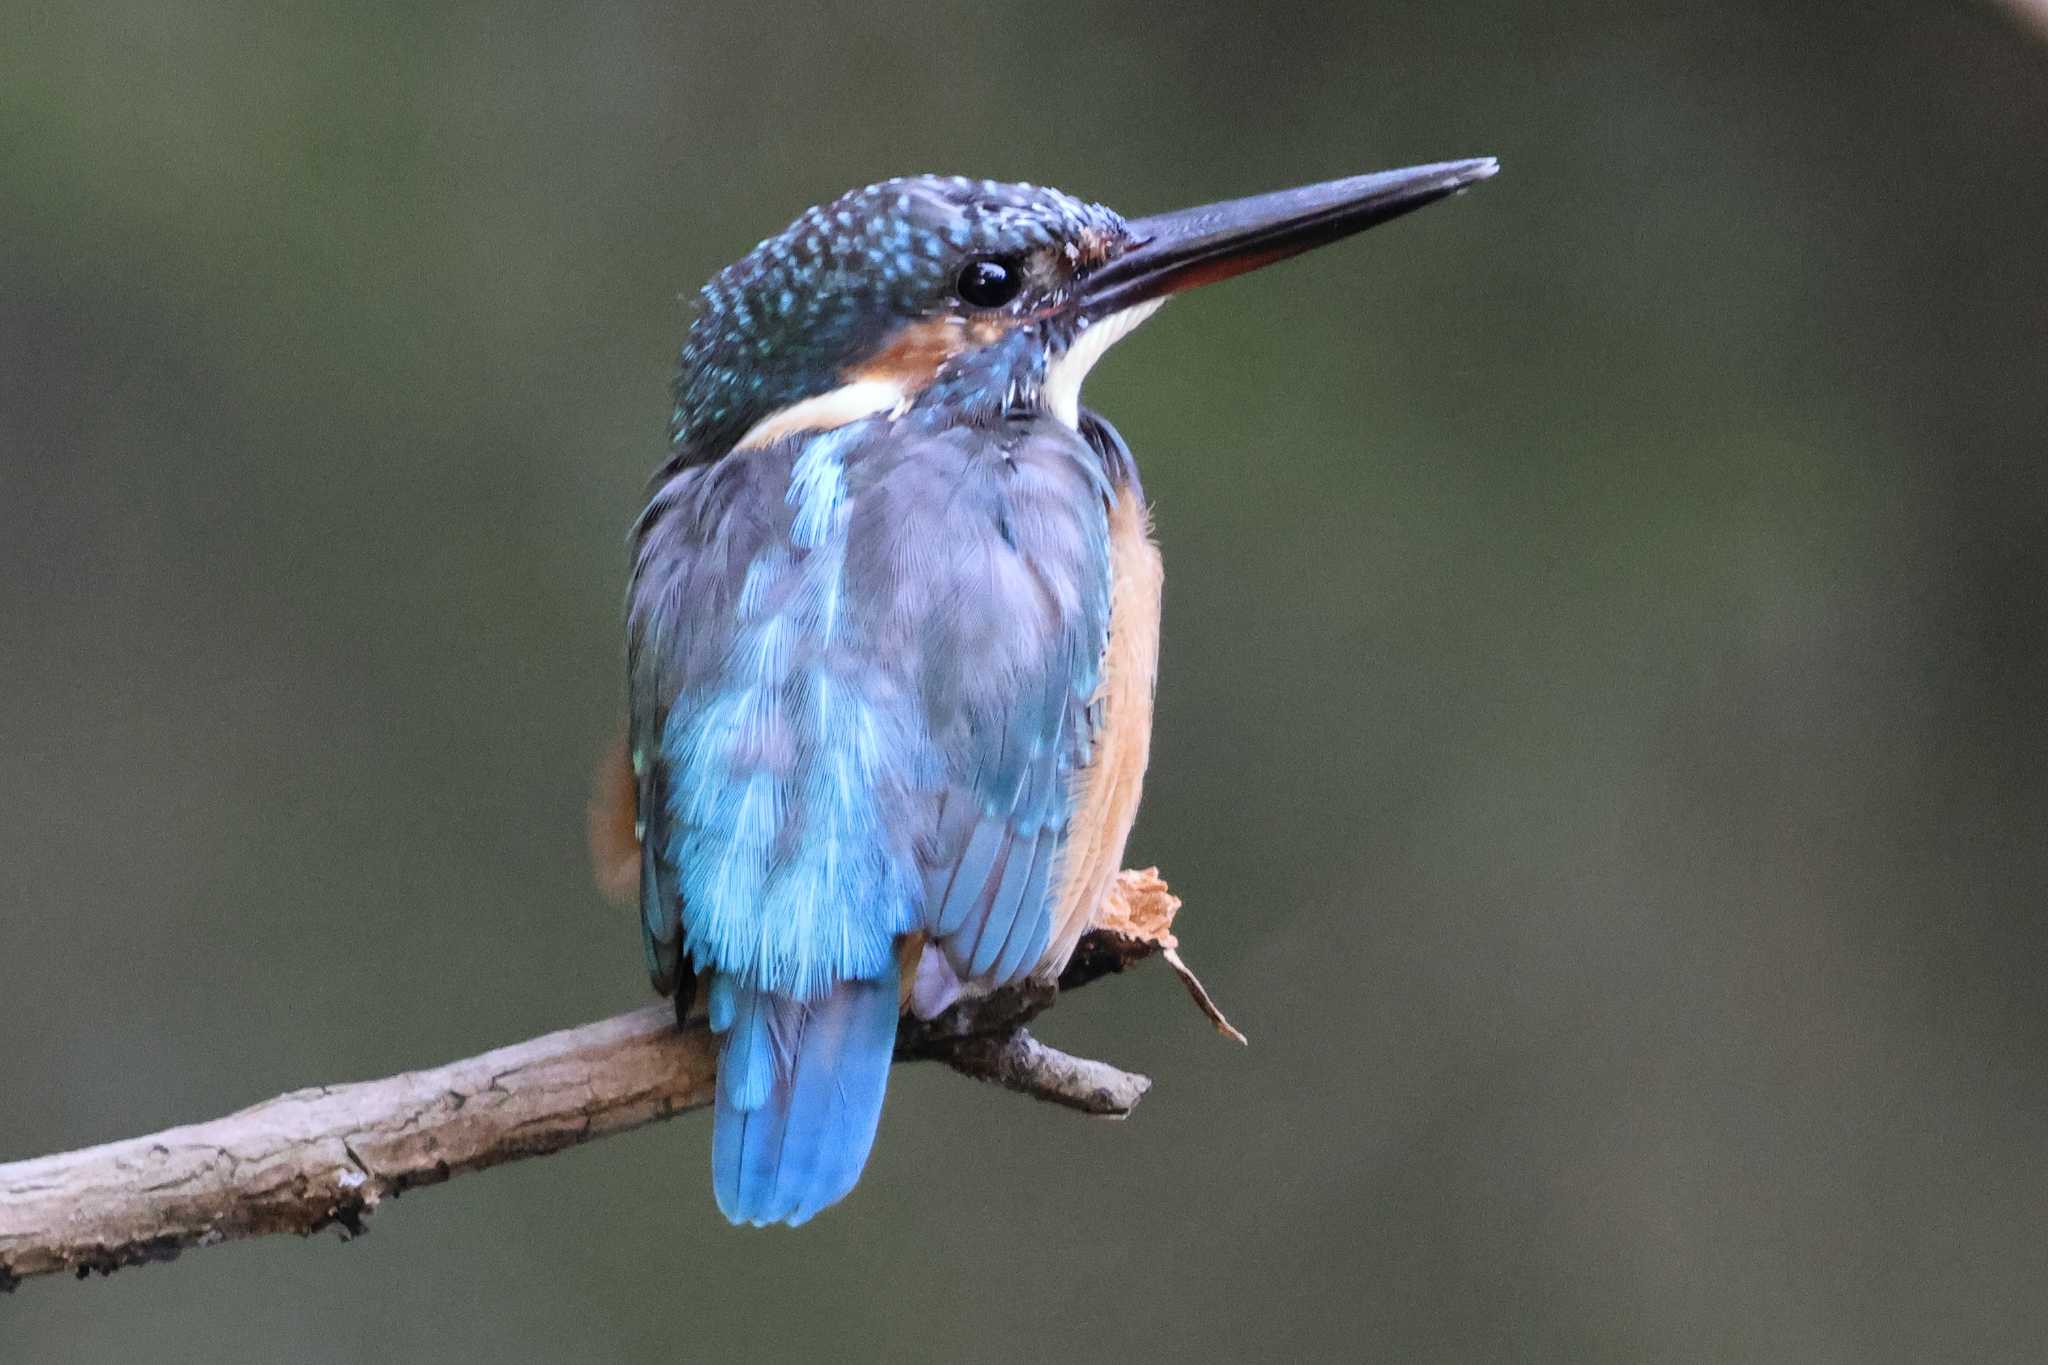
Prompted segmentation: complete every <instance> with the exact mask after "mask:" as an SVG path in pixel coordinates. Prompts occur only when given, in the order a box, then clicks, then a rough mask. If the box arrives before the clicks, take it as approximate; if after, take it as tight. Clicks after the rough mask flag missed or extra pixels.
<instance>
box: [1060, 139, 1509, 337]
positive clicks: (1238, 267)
mask: <svg viewBox="0 0 2048 1365" xmlns="http://www.w3.org/2000/svg"><path fill="white" fill-rule="evenodd" d="M1499 170H1500V163H1499V162H1498V161H1495V160H1494V159H1493V158H1492V157H1490V156H1489V157H1479V158H1477V159H1474V160H1471V161H1444V162H1439V163H1438V164H1436V165H1433V166H1411V167H1408V168H1407V169H1405V170H1399V171H1380V172H1377V173H1376V174H1373V175H1356V176H1352V177H1351V178H1349V179H1347V180H1326V181H1324V182H1323V183H1322V184H1320V185H1304V186H1302V187H1301V188H1300V189H1293V190H1279V191H1277V192H1275V193H1273V194H1256V195H1253V196H1252V197H1251V198H1249V199H1231V200H1227V201H1225V202H1224V203H1220V204H1204V205H1203V206H1202V207H1200V208H1193V209H1181V210H1180V211H1179V212H1177V213H1161V214H1157V215H1155V216H1153V217H1150V218H1140V219H1138V220H1137V221H1136V222H1134V223H1132V224H1131V225H1130V226H1131V236H1132V245H1131V246H1130V247H1129V249H1127V250H1126V251H1125V252H1124V253H1123V254H1122V255H1121V256H1118V257H1116V258H1115V259H1113V260H1111V261H1108V262H1107V263H1105V264H1103V265H1102V266H1100V267H1098V268H1097V269H1096V270H1095V271H1094V272H1093V273H1091V274H1090V275H1088V276H1087V278H1086V279H1084V280H1083V281H1082V284H1081V299H1080V303H1081V308H1082V311H1084V312H1085V313H1087V314H1089V315H1090V316H1092V317H1098V318H1099V317H1105V316H1107V315H1109V314H1111V313H1116V312H1121V311H1122V310H1124V309H1126V308H1129V307H1131V306H1133V305H1134V304H1139V303H1143V302H1145V301H1146V300H1148V299H1157V298H1163V297H1165V296H1166V295H1168V294H1176V293H1179V292H1180V291H1181V290H1183V289H1192V288H1194V287H1195V286H1196V285H1199V284H1211V283H1214V282H1215V281H1217V280H1227V279H1229V278H1230V277H1231V276H1233V275H1242V274H1244V273H1245V272H1246V271H1247V270H1256V269H1258V268H1259V267H1260V266H1262V265H1271V264H1272V263H1273V262H1275V261H1284V260H1286V259H1287V258H1288V257H1289V256H1296V255H1299V254H1300V253H1302V252H1304V251H1307V250H1310V249H1311V248H1313V247H1319V246H1323V245H1325V244H1326V243H1329V242H1334V241H1337V240H1338V239H1339V238H1343V237H1349V236H1350V235H1351V234H1352V233H1354V232H1363V231H1365V230H1366V229H1367V228H1369V227H1377V226H1378V225H1379V224H1381V223H1384V222H1387V221H1388V220H1389V219H1393V218H1399V217H1400V216H1401V215H1402V214H1404V213H1410V212H1413V211H1414V210H1416V209H1419V208H1421V207H1422V206H1423V205H1424V204H1433V203H1435V202H1436V201H1437V200H1439V199H1443V198H1446V197H1448V196H1450V195H1453V194H1456V193H1457V192H1458V191H1460V190H1462V189H1464V188H1465V187H1466V186H1468V185H1475V184H1477V183H1479V182H1480V181H1482V180H1486V179H1488V178H1490V177H1491V176H1493V175H1494V174H1495V173H1496V172H1497V171H1499Z"/></svg>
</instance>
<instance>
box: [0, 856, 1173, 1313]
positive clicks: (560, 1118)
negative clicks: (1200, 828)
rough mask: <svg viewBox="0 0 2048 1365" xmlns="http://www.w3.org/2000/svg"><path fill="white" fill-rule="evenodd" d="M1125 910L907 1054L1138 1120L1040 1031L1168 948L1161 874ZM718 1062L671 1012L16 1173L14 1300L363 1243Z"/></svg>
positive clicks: (654, 1112) (699, 1101)
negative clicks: (463, 1183)
mask: <svg viewBox="0 0 2048 1365" xmlns="http://www.w3.org/2000/svg"><path fill="white" fill-rule="evenodd" d="M1112 901H1113V903H1114V904H1115V905H1116V907H1117V909H1116V916H1117V917H1116V921H1115V922H1116V927H1115V928H1114V929H1109V928H1105V929H1098V930H1097V931H1096V932H1094V933H1091V934H1089V935H1088V936H1087V937H1086V938H1085V939H1084V940H1083V941H1082V947H1081V949H1080V951H1078V952H1077V953H1076V954H1075V956H1074V960H1073V962H1072V963H1071V964H1070V965H1069V967H1068V969H1067V971H1066V973H1065V975H1064V976H1062V978H1061V980H1060V983H1059V985H1058V987H1053V986H1049V985H1035V984H1026V985H1023V986H1018V987H1012V988H1009V989H1006V990H1002V991H998V992H996V993H995V994H993V995H990V996H985V997H981V998H977V999H969V1000H963V1001H961V1002H960V1003H958V1004H956V1005H954V1006H953V1007H952V1008H951V1009H949V1010H947V1011H945V1012H944V1013H943V1014H941V1015H939V1016H938V1017H937V1018H936V1019H933V1020H931V1021H929V1022H923V1021H919V1020H916V1019H911V1018H906V1019H905V1020H904V1023H903V1028H902V1032H901V1034H900V1036H899V1037H898V1040H897V1048H896V1055H897V1060H899V1061H909V1060H920V1059H929V1060H936V1061H941V1062H944V1063H946V1064H948V1065H950V1066H951V1067H953V1068H954V1069H955V1070H957V1071H960V1072H962V1073H964V1074H966V1075H969V1076H973V1077H976V1078H978V1079H982V1080H988V1081H993V1082H995V1083H996V1084H999V1085H1002V1086H1005V1087H1007V1088H1009V1089H1012V1090H1017V1091H1021V1092H1022V1093H1024V1094H1027V1095H1032V1096H1035V1097H1036V1098H1039V1099H1043V1100H1047V1101H1050V1102H1052V1103H1055V1104H1060V1105H1065V1106H1067V1107H1068V1108H1072V1109H1078V1110H1080V1111H1082V1112H1083V1113H1088V1114H1097V1115H1105V1116H1110V1117H1122V1116H1123V1115H1125V1114H1128V1113H1129V1112H1130V1111H1131V1108H1132V1106H1134V1105H1135V1104H1137V1102H1138V1100H1139V1098H1140V1097H1141V1096H1143V1095H1144V1093H1145V1091H1146V1088H1147V1087H1148V1086H1149V1085H1150V1084H1151V1082H1150V1081H1148V1080H1146V1079H1145V1078H1144V1077H1142V1076H1136V1075H1132V1074H1130V1073H1128V1072H1124V1071H1120V1070H1118V1069H1117V1068H1115V1067H1113V1066H1110V1065H1108V1064H1106V1063H1103V1062H1095V1061H1087V1060H1085V1059H1082V1058H1077V1057H1069V1056H1067V1055H1066V1054H1064V1053H1062V1052H1059V1051H1057V1050H1056V1049H1053V1048H1050V1047H1047V1046H1046V1045H1045V1044H1043V1043H1040V1042H1039V1041H1038V1040H1036V1039H1035V1038H1033V1037H1031V1035H1030V1034H1029V1033H1028V1032H1026V1031H1025V1029H1024V1025H1025V1024H1026V1023H1028V1022H1029V1021H1030V1020H1031V1019H1033V1018H1035V1017H1036V1016H1037V1015H1038V1014H1040V1013H1042V1012H1043V1011H1044V1010H1046V1009H1047V1008H1049V1007H1050V1006H1051V1005H1052V1004H1053V1003H1054V1001H1055V1000H1056V999H1057V998H1058V995H1059V994H1060V992H1061V991H1065V990H1072V989H1075V988H1076V987H1078V986H1081V985H1084V984H1086V983H1087V982H1089V981H1092V980H1095V979H1097V978H1099V977H1101V976H1103V975H1106V974H1109V973H1113V972H1119V971H1122V970H1123V969H1124V968H1125V967H1127V966H1130V965H1131V964H1132V963H1134V962H1137V961H1139V960H1142V959H1143V958H1145V957H1148V956H1150V955H1152V954H1153V953H1154V952H1155V951H1158V949H1159V947H1160V944H1159V937H1160V936H1161V935H1163V936H1165V937H1166V938H1167V939H1169V940H1170V938H1171V935H1170V934H1168V933H1167V932H1166V926H1168V925H1170V924H1171V921H1172V916H1173V911H1174V909H1176V908H1177V907H1178V905H1179V902H1178V901H1177V900H1176V899H1175V898H1174V897H1172V895H1171V894H1170V893H1168V892H1167V890H1166V886H1165V883H1163V882H1161V881H1159V879H1158V877H1157V876H1156V875H1155V874H1151V873H1131V872H1126V873H1124V874H1123V880H1122V881H1121V882H1120V883H1119V886H1118V890H1117V893H1116V894H1115V895H1114V896H1113V897H1112ZM1133 906H1136V907H1138V913H1137V914H1135V915H1134V914H1133V912H1132V907H1133ZM1105 922H1107V921H1105ZM1148 926H1149V927H1148ZM1155 929H1156V932H1154V930H1155ZM1133 935H1136V936H1133ZM716 1067H717V1054H716V1051H715V1045H714V1042H713V1040H712V1037H711V1035H710V1034H709V1033H708V1032H707V1031H706V1030H705V1028H704V1026H703V1025H702V1023H701V1022H695V1023H692V1025H691V1026H690V1027H689V1028H686V1029H678V1028H677V1027H676V1025H675V1019H674V1016H673V1014H672V1013H671V1011H670V1009H669V1007H668V1006H666V1005H656V1006H650V1007H648V1008H646V1009H641V1010H635V1011H634V1012H632V1013H630V1014H622V1015H619V1016H618V1017H616V1018H613V1019H606V1020H602V1021H600V1022H598V1023H594V1024H586V1025H584V1026H583V1027H581V1028H573V1029H565V1030H563V1031H561V1032H559V1033H550V1034H547V1035H546V1036H544V1037H540V1038H535V1039H532V1040H530V1041H528V1042H524V1043H517V1044H514V1045H513V1046H511V1047H503V1048H499V1049H497V1050H495V1051H492V1052H486V1053H484V1054H483V1055H481V1056H478V1057H471V1058H468V1059H466V1060H463V1061H459V1062H451V1063H449V1064H448V1065H446V1066H440V1067H435V1068H433V1069H431V1070H426V1071H409V1072H406V1073H404V1074H402V1075H397V1076H392V1077H388V1078H386V1079H384V1080H377V1081H363V1082H359V1083H356V1084H352V1085H335V1086H316V1087H314V1088H312V1089H308V1090H295V1091H292V1092H291V1093H289V1094H285V1095H280V1096H278V1097H277V1098H275V1099H271V1100H266V1101H264V1102H263V1103H262V1104H258V1105H255V1106H254V1107H252V1108H249V1109H244V1110H242V1111H241V1112H240V1113H237V1114H230V1115H229V1116H227V1117H226V1118H221V1119H215V1120H213V1121H212V1122H209V1123H197V1124H192V1125H189V1126H187V1127H182V1128H171V1129H166V1130H165V1131H163V1132H160V1133H153V1134H151V1135H149V1136H147V1137H139V1138H131V1139H128V1140H127V1141H124V1142H112V1143H108V1144H106V1145H104V1146H100V1147H89V1148H85V1149H82V1150H80V1151H75V1152H63V1153H59V1154H57V1155H55V1156H46V1157H38V1158H35V1159H33V1160H29V1161H17V1162H12V1163H9V1164H5V1165H0V1289H12V1288H13V1287H14V1286H15V1285H16V1284H17V1283H18V1282H19V1281H21V1280H23V1279H26V1278H28V1277H29V1276H32V1275H48V1274H54V1273H56V1272H59V1271H67V1270H68V1271H72V1272H74V1273H76V1274H77V1275H78V1276H79V1277H80V1278H83V1277H85V1276H86V1275H87V1274H89V1273H90V1272H93V1271H99V1272H101V1273H103V1274H111V1273H112V1272H113V1271H114V1270H116V1269H119V1268H120V1267H122V1266H126V1265H139V1264H143V1263H146V1262H150V1261H164V1260H170V1259H172V1258H174V1257H176V1256H177V1255H178V1254H179V1253H180V1252H182V1251H183V1250H185V1249H186V1248H188V1247H195V1246H213V1245H215V1244H217V1243H220V1242H226V1241H232V1240H235V1239H237V1238H243V1237H260V1236H263V1235H265V1234H268V1233H274V1232H296V1233H299V1234H301V1235H305V1234H309V1233H312V1232H315V1231H318V1230H319V1229H321V1228H324V1227H327V1226H329V1225H330V1224H338V1225H340V1226H341V1227H342V1228H343V1229H345V1230H347V1231H349V1232H351V1233H360V1232H361V1231H363V1218H364V1216H365V1215H367V1214H368V1213H369V1212H370V1211H371V1210H373V1209H375V1208H376V1207H377V1206H378V1205H379V1204H380V1203H382V1202H383V1201H384V1200H385V1199H387V1198H390V1197H392V1196H395V1195H397V1194H400V1193H402V1192H403V1191H406V1190H410V1189H415V1188H417V1187H419V1186H422V1185H431V1184H436V1183H438V1182H440V1181H443V1180H446V1179H448V1178H449V1177H451V1176H456V1175H461V1174H464V1173H466V1172H469V1171H480V1170H483V1169H485V1168H487V1167H490V1166H496V1165H498V1164H500V1163H502V1162H506V1161H516V1160H519V1159H521V1158H524V1157H533V1156H544V1155H546V1154H548V1153H550V1152H559V1151H562V1150H563V1149H565V1148H568V1147H573V1146H575V1145H577V1144H578V1143H582V1142H588V1141H590V1140H591V1139H593V1138H600V1137H605V1136H608V1135H609V1134H612V1133H623V1132H626V1131H628V1130H630V1129H634V1128H638V1127H641V1126H642V1125H644V1124H648V1123H653V1122H656V1121H657V1120H661V1119H667V1118H672V1117H674V1116H675V1115H677V1114H681V1113H686V1112H688V1111H689V1110H692V1109H697V1108H701V1107H703V1106H705V1105H708V1104H710V1103H711V1100H712V1095H713V1086H714V1079H715V1075H716Z"/></svg>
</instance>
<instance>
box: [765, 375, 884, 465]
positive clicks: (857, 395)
mask: <svg viewBox="0 0 2048 1365" xmlns="http://www.w3.org/2000/svg"><path fill="white" fill-rule="evenodd" d="M909 401H910V395H909V394H907V393H905V392H904V390H903V386H902V385H901V384H898V383H896V382H895V381H893V380H888V379H856V380H854V381H853V382H852V383H851V384H842V385H840V386H839V387H838V388H836V389H832V390H830V391H828V392H826V393H821V394H818V395H816V396H814V397H811V398H806V399H804V400H803V401H802V402H800V403H792V404H790V405H789V406H788V407H786V408H783V409H782V410H781V411H779V412H771V413H769V414H768V415H767V416H766V417H763V418H762V419H761V420H760V421H758V422H756V423H754V425H753V426H751V427H748V428H747V434H746V435H744V436H742V437H740V438H739V440H737V441H735V442H734V443H733V447H732V448H733V449H734V450H758V449H759V448H761V447H762V446H765V445H770V444H772V443H774V442H776V441H779V440H781V439H782V438H783V437H785V436H790V435H794V434H795V433H796V432H799V431H830V430H831V429H832V428H834V427H843V426H845V425H846V424H847V423H848V422H858V421H859V420H860V419H861V418H863V417H872V416H873V415H874V414H876V413H878V412H889V411H901V410H902V408H903V407H904V406H905V405H906V404H907V403H909Z"/></svg>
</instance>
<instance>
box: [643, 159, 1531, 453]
mask: <svg viewBox="0 0 2048 1365" xmlns="http://www.w3.org/2000/svg"><path fill="white" fill-rule="evenodd" d="M1496 169H1497V167H1496V165H1495V163H1494V162H1493V161H1492V160H1490V159H1485V160H1474V161H1457V162H1446V163H1443V164H1439V165H1432V166H1418V167H1414V168H1411V169H1408V170H1400V171H1386V172H1381V173H1379V174H1376V175H1364V176H1355V177H1353V178H1351V179H1348V180H1333V181H1328V182H1325V183H1323V184H1319V185H1310V186H1306V187H1304V188H1301V189H1295V190H1283V191H1280V192H1278V193H1275V194H1265V195H1258V196H1255V197H1253V198H1249V199H1238V200H1232V201H1229V202H1226V203H1220V204H1210V205H1205V206H1203V207H1201V208H1196V209H1187V210H1182V211H1180V212H1177V213H1167V214H1160V215H1157V216H1154V217H1150V218H1141V219H1136V220H1128V221H1127V220H1126V219H1124V218H1123V217H1121V216H1120V215H1119V214H1117V213H1116V212H1115V211H1114V210H1111V209H1108V208H1105V207H1103V206H1102V205H1100V204H1091V203H1088V202H1085V201H1083V200H1080V199H1076V198H1074V197H1073V196H1071V195H1068V194H1063V193H1061V192H1060V191H1058V190H1053V189H1043V188H1040V187H1038V186H1034V185H1021V184H1004V183H1000V182H997V181H991V180H969V179H964V178H961V177H958V176H914V177H907V178H904V179H898V180H885V181H883V182H881V183H880V184H876V185H870V186H868V187H867V188H865V189H859V190H854V191H852V192H851V193H849V194H845V195H842V196H841V197H839V198H838V199H835V200H833V201H832V202H831V203H829V204H824V205H821V206H819V207H817V208H813V209H809V210H807V211H806V212H805V213H804V214H803V215H802V216H801V217H799V218H798V219H797V220H796V221H795V222H793V223H791V224H790V225H789V226H788V227H787V228H785V229H783V231H781V232H780V233H778V234H776V235H775V236H773V237H770V238H768V239H767V240H766V241H764V242H762V243H760V244H759V245H758V246H756V247H755V248H754V249H753V250H752V251H750V252H748V253H747V254H746V255H745V256H744V257H742V258H740V259H739V260H738V261H736V262H734V263H733V264H732V265H730V266H727V267H726V268H725V269H724V270H722V271H720V272H719V273H718V275H717V276H716V278H714V279H713V280H712V281H711V283H709V284H707V285H706V286H705V287H704V290H703V295H702V300H701V307H700V309H699V311H698V314H697V317H696V320H695V322H694V323H693V324H692V326H691V328H690V332H689V337H688V339H687V340H686V341H685V343H684V345H683V351H682V358H681V363H680V367H679V370H678V374H677V378H676V410H675V418H674V422H673V428H672V433H671V435H672V438H673V444H674V452H673V453H674V461H673V463H675V464H695V463H699V462H702V461H705V460H711V459H716V458H718V457H719V456H721V455H723V454H725V453H726V452H727V451H730V450H734V449H740V448H747V447H753V446H760V445H766V444H768V443H769V442H771V441H774V440H776V439H778V438H780V437H782V436H785V435H789V434H791V433H794V432H798V431H805V430H815V429H820V428H826V427H832V426H837V425H840V424H842V423H845V422H848V421H853V420H855V419H857V418H860V417H865V416H869V415H871V414H874V413H878V412H908V411H910V410H911V409H913V408H933V409H937V408H944V409H946V410H948V411H949V412H950V414H951V415H953V416H955V417H961V418H965V419H968V420H981V419H994V418H997V417H1000V416H1002V415H1004V414H1007V413H1019V412H1026V413H1028V412H1045V413H1051V414H1053V415H1056V416H1058V417H1061V418H1063V419H1065V420H1066V421H1067V422H1069V423H1072V422H1074V421H1075V420H1076V418H1077V412H1078V407H1079V401H1080V387H1081V380H1082V379H1083V378H1084V377H1085V376H1086V374H1087V372H1088V370H1089V369H1090V367H1092V366H1093V365H1094V363H1095V361H1097V360H1098V359H1100V358H1101V356H1102V354H1103V352H1104V351H1106V350H1107V349H1108V348H1109V346H1110V345H1111V344H1113V343H1114V342H1115V341H1117V340H1118V339H1119V338H1121V337H1123V336H1125V335H1126V334H1128V333H1129V332H1130V330H1131V329H1132V328H1133V327H1135V326H1137V324H1138V323H1140V322H1142V321H1143V320H1144V319H1145V318H1146V317H1148V316H1150V314H1151V313H1152V311H1153V310H1154V309H1156V308H1158V307H1159V305H1160V304H1161V303H1163V302H1164V301H1165V299H1166V298H1167V296H1169V295H1171V294H1174V293H1177V292H1179V291H1180V290H1183V289H1187V288H1190V287H1192V286H1194V285H1198V284H1205V283H1208V282H1210V281H1213V280H1220V279H1226V278H1229V277H1230V276H1232V275H1237V274H1242V273H1243V272H1244V271H1247V270H1251V269H1255V268H1257V267H1258V266H1261V265H1266V264H1269V263H1271V262H1273V261H1277V260H1281V259H1284V258H1286V257H1288V256H1292V255H1295V254H1297V253H1299V252H1302V251H1306V250H1308V249H1309V248H1311V247H1314V246H1319V245H1322V244H1323V243H1325V242H1331V241H1335V240H1336V239H1338V238H1340V237H1345V236H1349V235H1350V234H1352V233H1354V232H1358V231H1361V230H1363V229H1365V228H1368V227H1371V226H1373V225H1374V224H1376V223H1383V222H1385V221H1387V220H1388V219H1390V218H1395V217H1398V216H1399V215H1401V214H1403V213H1406V212H1408V211H1410V210H1411V209H1416V208H1420V207H1421V206H1422V205H1424V204H1427V203H1431V202H1433V201H1434V200H1437V199H1441V198H1443V197H1445V196H1446V195H1449V194H1453V193H1456V192H1457V191H1458V190H1460V189H1462V188H1464V187H1465V186H1467V185H1470V184H1472V183H1474V182H1476V181H1479V180H1483V179H1485V178H1487V177H1488V176H1490V175H1492V174H1493V173H1494V171H1495V170H1496Z"/></svg>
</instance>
